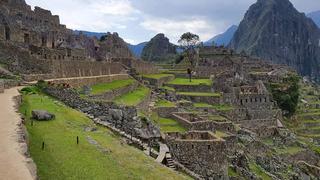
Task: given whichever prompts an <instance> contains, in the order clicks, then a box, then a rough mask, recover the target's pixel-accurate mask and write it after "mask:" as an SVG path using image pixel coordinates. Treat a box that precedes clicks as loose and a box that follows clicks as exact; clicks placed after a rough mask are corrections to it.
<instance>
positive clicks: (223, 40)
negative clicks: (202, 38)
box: [204, 25, 238, 46]
mask: <svg viewBox="0 0 320 180" xmlns="http://www.w3.org/2000/svg"><path fill="white" fill-rule="evenodd" d="M237 29H238V26H236V25H232V26H231V27H229V28H228V29H227V30H226V32H224V33H222V34H219V35H217V36H215V37H213V38H211V39H210V40H208V41H206V42H204V45H205V46H212V45H213V42H214V43H215V45H217V46H221V45H224V46H227V45H228V44H229V43H230V41H231V39H232V38H233V35H234V33H235V32H236V31H237Z"/></svg>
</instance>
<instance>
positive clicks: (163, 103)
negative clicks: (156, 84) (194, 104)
mask: <svg viewBox="0 0 320 180" xmlns="http://www.w3.org/2000/svg"><path fill="white" fill-rule="evenodd" d="M156 106H157V107H176V105H175V104H174V103H173V102H170V101H167V100H158V101H157V103H156Z"/></svg>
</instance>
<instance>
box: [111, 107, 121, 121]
mask: <svg viewBox="0 0 320 180" xmlns="http://www.w3.org/2000/svg"><path fill="white" fill-rule="evenodd" d="M109 114H110V115H111V116H112V118H113V120H114V121H121V120H122V119H123V112H122V110H121V109H109Z"/></svg>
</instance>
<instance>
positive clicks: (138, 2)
mask: <svg viewBox="0 0 320 180" xmlns="http://www.w3.org/2000/svg"><path fill="white" fill-rule="evenodd" d="M26 2H27V3H28V4H30V5H31V6H40V7H42V8H45V9H49V10H51V12H52V13H53V14H56V15H59V16H60V21H61V23H63V24H66V25H67V27H68V28H71V29H77V30H86V31H93V32H118V33H119V34H120V36H121V37H122V38H123V39H125V40H126V41H127V42H129V43H132V44H137V43H140V42H143V41H148V40H150V38H152V37H153V36H155V35H156V34H157V33H159V32H161V33H165V34H166V36H168V37H169V38H170V40H171V42H173V43H176V41H177V40H178V38H179V36H180V35H181V34H182V33H184V32H187V31H191V32H193V33H196V34H199V35H200V37H201V40H203V41H205V40H208V39H210V38H211V37H213V36H215V35H217V34H219V33H221V32H224V31H225V30H226V29H227V28H228V27H229V26H231V25H233V24H236V25H237V24H238V23H239V22H240V21H241V19H242V18H243V16H244V13H245V12H246V10H247V9H248V8H249V6H250V5H251V4H253V3H255V2H256V0H26ZM291 2H292V3H293V4H294V6H295V7H296V8H297V9H298V10H299V11H300V12H305V13H309V12H312V11H316V10H320V0H291Z"/></svg>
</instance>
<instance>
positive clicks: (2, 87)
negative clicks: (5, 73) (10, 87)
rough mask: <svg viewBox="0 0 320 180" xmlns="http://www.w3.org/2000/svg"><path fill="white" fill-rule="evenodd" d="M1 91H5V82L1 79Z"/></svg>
mask: <svg viewBox="0 0 320 180" xmlns="http://www.w3.org/2000/svg"><path fill="white" fill-rule="evenodd" d="M0 93H4V82H3V80H0Z"/></svg>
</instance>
